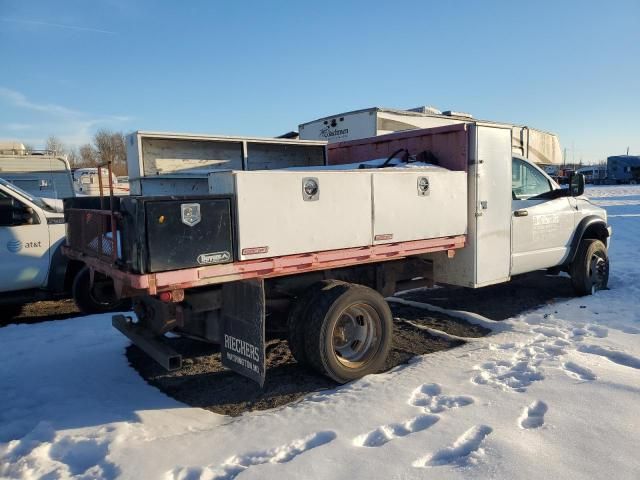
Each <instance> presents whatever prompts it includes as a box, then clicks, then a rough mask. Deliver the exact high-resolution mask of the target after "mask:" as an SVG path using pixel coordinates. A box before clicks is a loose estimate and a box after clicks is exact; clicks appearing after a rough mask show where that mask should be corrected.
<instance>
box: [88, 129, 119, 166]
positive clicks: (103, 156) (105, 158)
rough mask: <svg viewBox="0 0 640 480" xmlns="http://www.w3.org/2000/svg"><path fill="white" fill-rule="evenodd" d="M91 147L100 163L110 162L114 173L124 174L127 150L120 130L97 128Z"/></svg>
mask: <svg viewBox="0 0 640 480" xmlns="http://www.w3.org/2000/svg"><path fill="white" fill-rule="evenodd" d="M93 147H94V150H95V153H96V156H97V158H98V160H99V162H100V163H106V162H111V166H112V168H113V171H114V173H115V174H116V175H126V173H127V152H126V148H125V139H124V135H123V134H122V132H112V131H111V130H104V129H102V130H98V131H97V132H96V134H95V135H94V137H93Z"/></svg>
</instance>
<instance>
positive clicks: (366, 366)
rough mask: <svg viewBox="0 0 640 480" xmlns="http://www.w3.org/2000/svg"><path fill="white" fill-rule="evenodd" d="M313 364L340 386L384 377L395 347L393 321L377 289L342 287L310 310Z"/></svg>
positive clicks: (308, 348)
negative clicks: (377, 375)
mask: <svg viewBox="0 0 640 480" xmlns="http://www.w3.org/2000/svg"><path fill="white" fill-rule="evenodd" d="M308 308H309V312H310V316H309V323H308V326H307V329H306V336H305V354H306V357H307V360H308V362H309V365H310V366H311V367H313V368H314V369H315V370H316V371H318V372H320V373H322V374H324V375H326V376H328V377H329V378H331V379H333V380H335V381H336V382H338V383H346V382H349V381H351V380H355V379H357V378H360V377H363V376H365V375H368V374H370V373H377V372H379V371H380V370H381V369H382V368H383V367H384V364H385V360H386V358H387V355H388V353H389V349H390V348H391V336H392V334H393V317H392V315H391V310H390V309H389V305H387V302H386V301H385V300H384V298H383V297H382V295H380V294H379V293H378V292H376V291H375V290H372V289H370V288H368V287H365V286H362V285H353V284H348V283H343V282H336V283H334V284H332V285H328V286H326V287H325V288H323V289H322V290H321V291H320V292H319V294H318V295H317V296H316V298H315V299H314V301H313V302H312V303H311V304H310V305H309V307H308Z"/></svg>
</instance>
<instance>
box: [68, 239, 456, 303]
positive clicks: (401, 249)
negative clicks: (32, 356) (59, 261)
mask: <svg viewBox="0 0 640 480" xmlns="http://www.w3.org/2000/svg"><path fill="white" fill-rule="evenodd" d="M465 239H466V237H465V236H464V235H458V236H455V237H443V238H432V239H427V240H415V241H411V242H399V243H389V244H384V245H373V246H368V247H358V248H347V249H341V250H329V251H325V252H315V253H304V254H299V255H287V256H284V257H275V258H265V259H260V260H246V261H243V262H234V263H229V264H226V265H210V266H206V267H197V268H186V269H183V270H171V271H168V272H158V273H149V274H136V273H130V272H125V271H123V270H120V269H119V268H118V267H117V266H115V265H113V264H110V263H108V262H106V261H104V260H100V259H98V258H95V257H89V256H86V255H84V254H82V253H81V252H78V251H77V250H73V249H71V248H69V247H65V254H66V255H67V256H68V257H70V258H75V259H78V260H81V261H83V262H84V263H86V264H87V265H88V266H89V267H91V268H93V269H95V270H96V271H98V272H100V273H103V274H105V275H107V276H108V277H111V278H112V279H113V280H114V282H115V284H116V290H120V291H122V290H121V287H125V289H126V290H129V291H130V290H133V291H134V292H130V293H132V294H134V295H140V294H147V295H156V294H157V293H159V292H163V291H171V290H180V289H185V288H193V287H200V286H205V285H214V284H220V283H225V282H232V281H236V280H245V279H249V278H272V277H281V276H285V275H295V274H299V273H306V272H313V271H317V270H325V269H329V268H340V267H350V266H354V265H360V264H363V263H375V262H383V261H388V260H398V259H401V258H405V257H409V256H412V255H420V254H424V253H432V252H438V251H448V250H451V251H454V250H456V249H459V248H462V247H464V245H465ZM119 287H120V288H119Z"/></svg>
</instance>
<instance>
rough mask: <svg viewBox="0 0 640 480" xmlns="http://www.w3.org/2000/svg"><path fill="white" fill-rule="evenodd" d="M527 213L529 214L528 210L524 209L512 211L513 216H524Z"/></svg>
mask: <svg viewBox="0 0 640 480" xmlns="http://www.w3.org/2000/svg"><path fill="white" fill-rule="evenodd" d="M527 215H529V212H528V211H526V210H516V211H515V212H513V216H514V217H526V216H527Z"/></svg>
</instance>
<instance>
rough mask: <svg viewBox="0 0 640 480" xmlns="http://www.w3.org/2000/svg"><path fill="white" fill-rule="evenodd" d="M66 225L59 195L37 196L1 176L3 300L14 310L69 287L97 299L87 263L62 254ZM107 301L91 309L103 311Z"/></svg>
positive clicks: (0, 278) (0, 285) (0, 298)
mask: <svg viewBox="0 0 640 480" xmlns="http://www.w3.org/2000/svg"><path fill="white" fill-rule="evenodd" d="M65 228H66V226H65V221H64V213H63V207H62V201H61V200H57V199H42V198H39V197H36V196H33V195H31V194H29V193H28V192H26V191H24V190H22V189H21V188H19V187H16V186H15V185H13V184H12V183H10V182H8V181H6V180H4V179H1V178H0V264H1V265H2V275H1V276H0V305H2V306H3V310H4V311H5V312H9V314H10V316H13V315H15V314H17V313H18V312H19V311H20V308H21V306H22V305H23V304H24V303H27V302H30V301H34V300H43V299H47V298H55V297H57V296H63V295H64V294H65V293H67V292H69V291H71V290H73V293H74V297H77V296H79V297H82V298H87V297H89V298H91V297H94V299H95V300H98V298H97V295H96V292H95V291H94V292H93V294H92V293H91V291H92V290H95V289H94V288H93V287H90V286H89V285H90V284H91V282H90V279H89V272H88V270H87V269H86V268H84V264H82V263H81V262H77V261H70V260H69V259H67V258H66V257H65V256H64V255H62V251H61V247H62V245H63V244H64V239H65V234H66V231H65ZM103 300H104V299H103ZM103 304H104V301H96V302H95V304H94V305H93V308H88V309H87V310H93V311H101V310H102V309H103V308H104V305H103ZM87 306H88V307H90V306H89V305H88V304H87ZM83 310H84V309H83Z"/></svg>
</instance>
